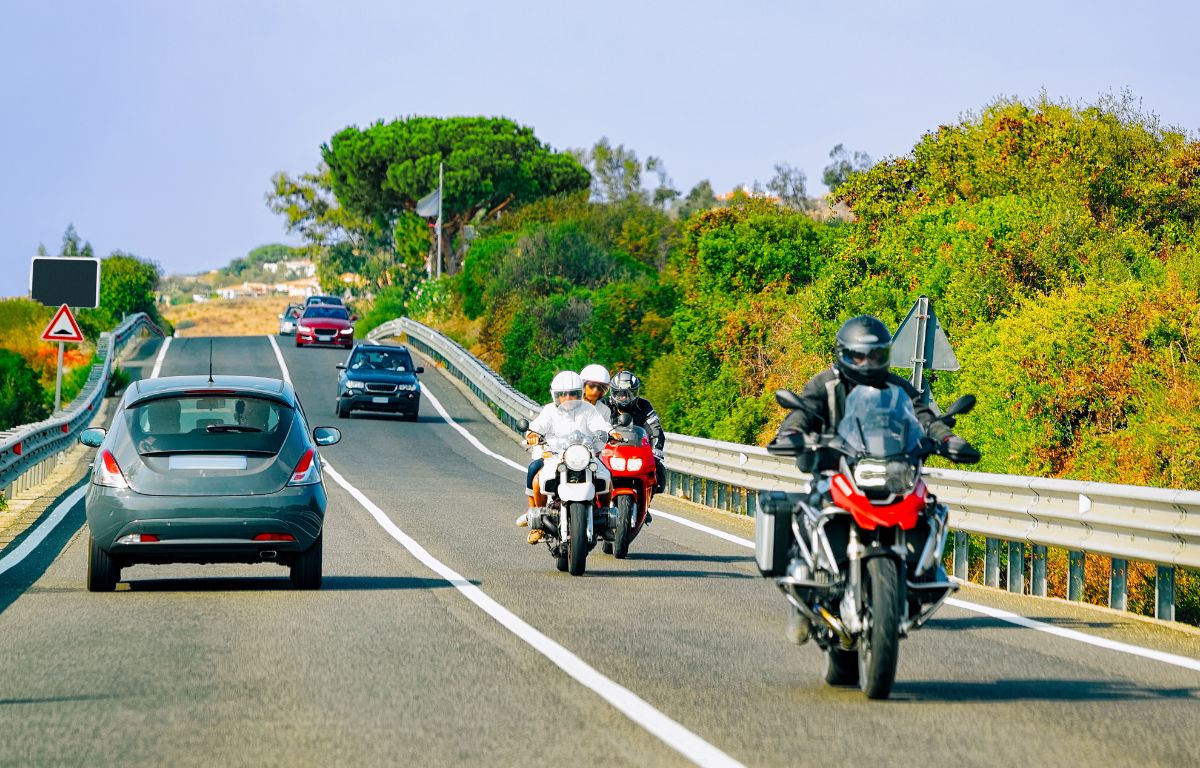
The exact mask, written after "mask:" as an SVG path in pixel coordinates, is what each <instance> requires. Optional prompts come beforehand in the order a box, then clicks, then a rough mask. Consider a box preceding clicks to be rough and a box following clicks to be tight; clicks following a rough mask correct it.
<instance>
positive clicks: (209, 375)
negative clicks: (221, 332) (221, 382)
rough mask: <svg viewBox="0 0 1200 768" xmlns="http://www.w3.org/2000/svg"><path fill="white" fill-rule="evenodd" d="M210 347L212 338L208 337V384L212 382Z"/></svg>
mask: <svg viewBox="0 0 1200 768" xmlns="http://www.w3.org/2000/svg"><path fill="white" fill-rule="evenodd" d="M212 347H213V340H212V339H209V340H208V383H209V384H212V383H213V377H212Z"/></svg>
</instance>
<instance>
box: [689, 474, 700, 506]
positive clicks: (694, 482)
mask: <svg viewBox="0 0 1200 768" xmlns="http://www.w3.org/2000/svg"><path fill="white" fill-rule="evenodd" d="M688 480H690V481H691V482H689V483H688V501H690V502H692V503H693V504H699V503H700V499H701V498H702V497H701V495H700V494H701V493H702V492H703V491H704V487H703V486H702V485H701V483H702V482H704V481H703V480H701V479H700V478H698V477H695V476H689V477H688Z"/></svg>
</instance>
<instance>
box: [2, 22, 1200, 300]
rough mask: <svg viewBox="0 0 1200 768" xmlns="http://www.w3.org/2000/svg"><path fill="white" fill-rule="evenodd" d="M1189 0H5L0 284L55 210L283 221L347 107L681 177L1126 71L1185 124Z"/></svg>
mask: <svg viewBox="0 0 1200 768" xmlns="http://www.w3.org/2000/svg"><path fill="white" fill-rule="evenodd" d="M1198 9H1200V4H1198V3H1195V2H1186V1H1179V2H1164V3H1156V4H1153V5H1149V6H1148V7H1139V4H1134V3H1128V2H1121V3H1115V2H1089V3H1083V2H1080V3H1056V2H1026V1H1025V0H1015V1H1014V0H1008V1H1007V2H1003V3H986V4H984V3H974V2H962V0H959V1H958V2H943V3H934V2H864V3H858V4H851V3H828V2H823V3H814V2H807V3H806V2H798V1H796V0H793V1H792V2H754V1H753V0H745V1H744V2H740V3H732V2H727V1H726V2H700V1H694V2H653V1H652V0H641V1H640V2H604V3H597V4H584V3H572V2H562V1H561V0H555V1H554V2H539V3H533V2H519V1H517V2H507V3H492V2H475V3H468V2H458V1H457V0H436V1H435V2H428V1H426V2H419V3H405V2H399V1H395V2H392V1H389V2H383V1H382V0H381V1H380V2H374V3H363V2H329V0H326V1H325V2H254V1H253V0H237V1H235V2H227V1H225V0H222V1H221V2H211V1H209V0H205V2H160V1H154V2H151V1H150V0H144V1H142V2H100V1H96V2H82V1H80V2H72V3H67V2H56V1H55V0H15V2H14V1H13V0H3V2H0V225H2V226H0V237H2V238H3V254H2V261H0V264H2V265H3V269H0V296H12V295H21V294H24V293H25V292H26V291H27V288H28V269H29V266H28V265H29V258H30V257H31V256H32V255H33V254H34V252H35V250H36V248H37V245H38V243H39V242H42V243H45V244H46V246H47V247H48V248H50V249H51V252H52V253H53V252H56V251H57V248H58V245H59V242H60V241H61V238H62V233H63V230H64V229H65V228H66V226H67V224H68V223H72V222H73V223H74V224H75V227H76V228H77V230H78V231H79V233H80V235H81V236H82V237H83V238H85V239H87V240H89V241H91V243H92V244H93V246H94V247H95V248H96V251H97V253H98V254H100V255H107V254H108V253H109V252H110V251H112V250H114V249H122V250H125V251H129V252H132V253H135V254H137V255H139V256H142V257H145V258H149V259H153V260H155V261H157V262H159V264H161V265H162V267H163V269H164V270H165V271H167V272H171V273H178V272H196V271H200V270H203V269H207V268H212V267H217V266H221V265H223V264H225V263H227V262H228V261H229V260H230V259H232V258H235V257H237V256H241V255H244V254H245V253H246V252H247V251H248V250H250V249H251V248H253V247H255V246H257V245H260V244H263V243H268V242H277V241H282V242H295V241H294V240H292V239H290V238H289V237H288V236H287V235H286V234H285V232H284V228H283V225H282V220H281V219H280V218H279V217H277V216H275V215H274V214H272V213H271V212H270V211H268V210H267V208H266V206H265V205H264V202H263V195H264V193H265V192H266V190H267V186H268V182H269V179H270V176H271V174H272V173H274V172H276V171H280V170H286V171H288V172H292V173H298V172H302V171H306V170H310V169H312V168H313V167H315V166H316V164H317V162H318V160H319V147H320V145H321V144H322V143H323V142H325V141H328V139H329V137H330V136H331V135H332V134H333V133H334V132H336V131H337V130H339V129H341V128H343V127H345V126H347V125H351V124H354V125H360V126H362V125H366V124H368V123H371V122H373V121H375V120H377V119H380V118H383V119H391V118H395V117H402V116H408V115H414V114H421V115H479V114H482V115H505V116H508V117H511V118H513V119H515V120H517V121H519V122H521V123H524V124H527V125H530V126H532V127H533V128H534V129H535V131H536V133H537V135H538V136H539V137H540V138H541V139H542V140H543V141H546V142H548V143H549V144H551V145H552V146H554V147H556V148H559V149H563V148H567V147H573V146H590V145H591V144H592V143H594V142H595V140H596V139H598V138H600V137H601V136H608V137H609V138H610V139H611V140H612V141H613V142H614V143H621V144H624V145H626V146H627V147H631V148H633V149H634V150H636V151H637V153H638V154H639V156H640V157H642V158H645V156H647V155H651V154H653V155H658V156H660V157H661V158H663V160H664V161H665V164H666V167H667V169H668V171H669V173H670V174H671V176H672V177H673V178H674V181H675V186H676V187H677V188H679V189H681V190H683V191H686V190H687V189H689V188H690V187H691V186H692V185H693V184H695V183H696V182H697V181H699V180H700V179H703V178H708V179H710V180H711V181H712V183H713V186H714V187H715V188H716V189H717V190H718V191H720V190H725V189H729V188H731V187H733V186H734V185H735V184H737V183H740V182H747V183H748V182H752V181H754V180H755V179H758V180H761V181H763V182H765V181H766V180H767V179H769V178H770V177H771V175H772V166H773V165H774V164H775V163H777V162H787V163H790V164H792V165H793V166H796V167H799V168H802V169H804V171H805V172H806V173H807V174H808V179H809V189H810V191H821V189H822V187H821V184H820V177H821V171H822V168H823V167H824V165H825V164H826V163H827V155H828V153H829V150H830V148H831V147H832V146H833V145H835V144H837V143H839V142H840V143H844V144H845V145H846V146H847V147H848V148H850V149H857V150H863V151H866V152H868V153H869V154H870V155H871V156H872V157H874V158H876V159H879V158H882V157H885V156H889V155H897V154H904V153H906V152H908V151H909V149H910V148H911V147H912V145H913V144H914V143H915V141H916V140H917V139H918V138H919V137H920V135H921V134H922V133H924V132H925V131H927V130H930V129H932V128H935V127H936V126H937V125H938V124H940V123H947V122H953V121H955V120H957V119H958V118H959V116H960V115H962V114H963V113H965V112H969V111H973V110H978V109H979V108H981V107H982V106H984V105H985V104H987V103H988V102H990V101H991V100H993V99H994V98H996V97H997V96H1001V95H1015V96H1021V97H1028V98H1035V97H1036V96H1037V95H1038V93H1039V92H1041V91H1042V90H1045V91H1046V92H1047V94H1048V95H1049V96H1050V97H1052V98H1055V99H1064V98H1065V99H1071V100H1083V101H1092V100H1094V99H1095V98H1096V97H1097V96H1098V95H1099V94H1101V93H1108V92H1119V91H1121V90H1123V89H1128V90H1129V91H1131V92H1132V93H1133V94H1134V95H1135V96H1137V97H1138V98H1140V99H1141V100H1142V102H1143V105H1144V107H1145V109H1147V110H1150V111H1153V112H1155V113H1156V114H1158V115H1159V116H1160V117H1161V119H1162V120H1163V122H1164V123H1166V124H1169V125H1175V126H1179V127H1182V128H1185V129H1187V130H1189V131H1192V132H1196V131H1197V129H1200V45H1198V44H1197V42H1196V35H1197V30H1198V29H1200V10H1198Z"/></svg>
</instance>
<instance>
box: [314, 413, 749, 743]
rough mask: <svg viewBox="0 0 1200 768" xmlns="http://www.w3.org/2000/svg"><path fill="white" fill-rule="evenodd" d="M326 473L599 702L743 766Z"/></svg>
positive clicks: (666, 736) (662, 736)
mask: <svg viewBox="0 0 1200 768" xmlns="http://www.w3.org/2000/svg"><path fill="white" fill-rule="evenodd" d="M435 407H437V406H435ZM325 471H326V472H328V473H329V476H330V477H332V478H333V479H334V481H335V482H336V483H337V484H338V485H340V486H342V488H344V489H345V490H346V492H347V493H349V494H350V495H351V496H353V497H354V499H355V500H356V501H358V503H359V504H361V505H362V506H363V508H364V509H366V510H367V512H369V513H370V514H371V516H372V517H374V518H375V521H376V522H377V523H379V525H380V526H381V527H382V528H383V529H384V530H385V531H387V532H388V533H389V534H390V535H391V537H392V538H394V539H395V540H396V541H398V542H399V543H400V545H401V546H403V547H404V548H405V549H407V550H408V551H409V552H410V553H411V554H412V556H413V557H415V558H416V559H417V560H420V561H421V563H422V564H424V565H425V567H427V568H429V569H430V570H431V571H433V572H434V573H436V574H437V575H439V576H441V577H442V578H443V579H445V580H446V581H447V582H449V583H450V584H451V585H452V586H453V587H454V588H455V589H457V590H458V591H459V592H461V593H462V594H463V596H464V597H466V598H467V599H468V600H470V601H471V602H472V603H474V604H475V605H476V606H478V607H479V608H480V609H481V610H483V612H484V613H486V614H488V615H489V616H491V617H492V618H493V619H495V620H496V621H498V622H499V623H500V625H501V626H503V627H504V628H505V629H507V630H508V631H509V632H512V633H513V634H514V635H516V636H517V637H519V638H521V639H522V640H524V641H525V642H526V643H528V644H529V645H530V646H531V647H532V648H533V649H534V650H535V651H537V652H538V653H540V654H542V655H543V656H545V657H546V658H547V659H549V660H550V661H551V662H552V663H553V664H554V665H555V666H557V667H558V668H559V669H561V670H562V671H563V672H566V673H567V674H568V675H570V676H571V677H572V678H574V679H575V680H576V681H577V682H579V683H581V684H582V685H583V686H584V687H586V688H588V689H590V690H592V691H594V692H595V693H596V694H597V695H598V696H600V698H602V699H604V700H605V701H607V702H608V703H609V704H611V705H612V706H613V707H615V708H616V709H617V710H618V711H619V712H621V714H623V715H625V716H626V717H628V718H629V719H630V720H632V721H633V722H634V724H635V725H639V726H641V727H642V728H644V729H645V730H647V731H648V732H650V733H651V734H653V735H654V736H656V737H658V739H659V740H660V741H662V742H663V743H664V744H666V745H667V746H668V747H670V748H671V749H674V750H675V751H676V752H678V753H679V754H681V755H683V756H684V757H686V758H687V759H689V760H691V761H692V762H693V763H695V764H696V765H704V766H710V765H711V766H741V765H742V764H741V763H739V762H738V761H737V760H734V759H733V758H732V757H730V756H729V755H727V754H725V753H724V752H722V751H721V750H719V749H717V748H716V747H714V746H713V745H712V744H709V743H708V742H707V741H705V740H704V739H702V738H700V737H699V736H697V735H696V734H694V733H692V732H691V731H689V730H688V729H687V728H684V727H683V726H682V725H680V724H679V723H677V722H676V721H674V720H672V719H671V718H670V717H667V716H666V715H665V714H663V713H662V712H660V711H658V710H657V709H655V708H654V707H653V706H651V705H650V704H649V703H647V702H646V701H645V700H644V699H642V698H640V697H639V696H638V695H637V694H635V693H634V692H633V691H630V690H629V689H628V688H625V687H624V686H621V685H619V684H617V683H615V682H613V681H612V680H610V679H609V678H607V677H605V676H604V675H602V674H600V672H598V671H597V670H596V669H595V667H593V666H591V665H590V664H588V663H587V662H585V661H584V660H583V659H581V658H579V657H578V656H576V655H575V654H574V653H572V652H571V651H569V650H567V649H566V648H564V647H563V646H562V645H559V644H558V643H557V642H555V641H554V640H552V639H551V638H550V637H548V636H547V635H545V634H543V633H542V632H540V631H538V630H537V629H535V628H534V627H532V626H531V625H530V624H529V623H528V622H526V621H525V620H524V619H522V618H521V617H519V616H517V615H516V614H515V613H513V612H512V611H510V610H508V609H507V608H505V607H504V606H503V605H501V604H500V603H498V602H496V601H495V600H494V599H492V598H491V597H489V596H488V594H487V593H486V592H484V591H483V590H482V589H480V588H479V587H477V586H475V585H474V584H472V583H471V582H469V581H467V580H466V579H465V578H463V577H462V576H461V575H460V574H459V573H458V572H456V571H454V570H452V569H451V568H450V567H449V566H447V565H446V564H444V563H443V562H442V561H440V560H438V559H437V558H436V557H434V556H433V555H431V554H429V552H428V551H426V549H425V548H424V547H422V546H421V545H420V544H418V543H417V542H416V541H415V540H414V539H413V538H412V537H410V536H409V535H408V534H406V533H405V532H404V531H402V530H400V529H399V528H398V527H396V524H395V523H393V522H392V521H391V519H390V518H388V516H387V515H386V514H385V513H384V511H383V510H382V509H380V508H379V507H378V506H376V505H375V504H374V502H372V501H371V500H370V499H368V498H367V497H366V495H364V494H363V493H362V491H360V490H358V489H357V488H355V487H354V486H353V485H351V484H350V483H349V482H347V481H346V479H345V478H344V477H342V476H341V475H340V474H339V473H338V472H337V470H335V469H334V468H333V467H331V466H329V464H328V463H326V465H325Z"/></svg>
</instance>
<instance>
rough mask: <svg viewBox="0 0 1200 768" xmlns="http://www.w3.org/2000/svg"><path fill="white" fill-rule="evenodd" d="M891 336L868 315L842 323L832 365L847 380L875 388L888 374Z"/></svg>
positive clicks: (884, 326)
mask: <svg viewBox="0 0 1200 768" xmlns="http://www.w3.org/2000/svg"><path fill="white" fill-rule="evenodd" d="M891 357H892V333H891V331H889V330H888V328H887V326H886V325H884V324H883V321H882V320H880V319H879V318H877V317H871V316H870V315H859V316H858V317H852V318H850V319H849V320H847V321H846V322H844V323H842V327H841V328H839V329H838V332H837V344H836V345H835V346H834V349H833V365H834V367H835V368H837V369H838V371H839V372H840V373H841V374H842V376H844V377H845V378H846V379H848V380H849V381H851V382H853V383H855V384H867V385H869V386H873V387H877V386H879V385H881V384H883V382H884V380H885V379H887V375H888V361H889V360H890V359H891Z"/></svg>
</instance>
